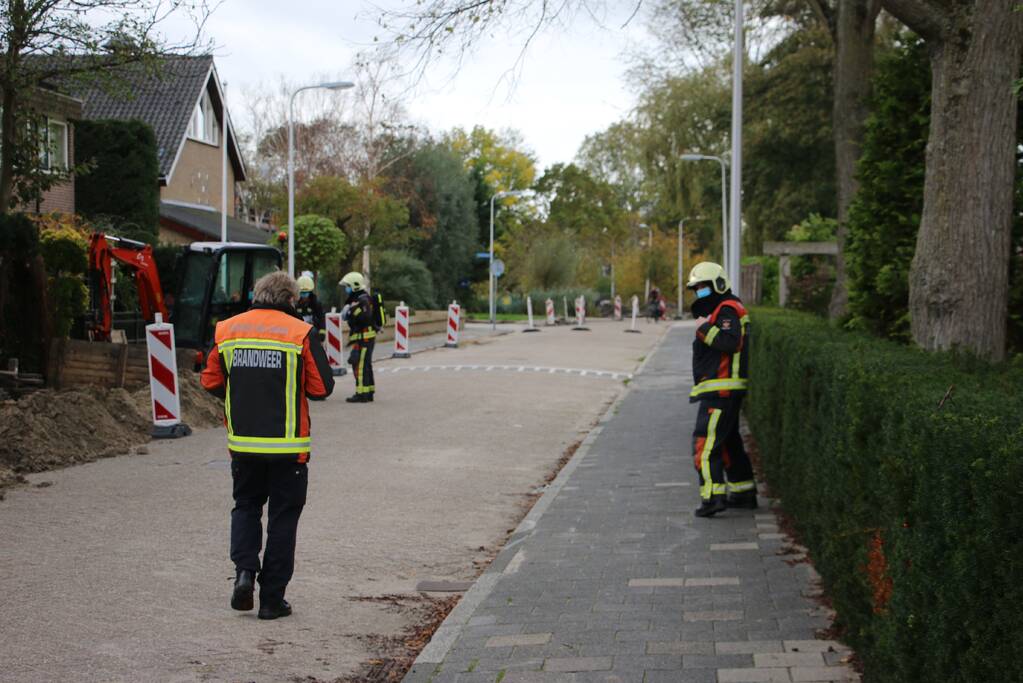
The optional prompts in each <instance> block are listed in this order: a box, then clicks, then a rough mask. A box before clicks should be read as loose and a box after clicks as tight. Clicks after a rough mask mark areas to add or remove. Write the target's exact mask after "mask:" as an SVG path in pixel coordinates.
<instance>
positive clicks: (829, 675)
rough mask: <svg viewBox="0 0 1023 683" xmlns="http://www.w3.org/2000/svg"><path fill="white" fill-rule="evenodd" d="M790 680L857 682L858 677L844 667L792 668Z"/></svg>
mask: <svg viewBox="0 0 1023 683" xmlns="http://www.w3.org/2000/svg"><path fill="white" fill-rule="evenodd" d="M791 673H792V680H793V681H797V682H802V681H858V680H860V677H859V675H858V674H857V673H856V672H855V671H853V670H852V669H850V668H848V667H844V666H814V667H799V666H797V667H793V668H792V670H791Z"/></svg>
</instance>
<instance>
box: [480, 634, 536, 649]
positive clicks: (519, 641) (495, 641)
mask: <svg viewBox="0 0 1023 683" xmlns="http://www.w3.org/2000/svg"><path fill="white" fill-rule="evenodd" d="M550 640H551V634H550V633H521V634H518V635H513V636H493V637H492V638H490V640H488V641H487V645H486V646H487V647H516V646H524V645H545V644H547V643H549V642H550Z"/></svg>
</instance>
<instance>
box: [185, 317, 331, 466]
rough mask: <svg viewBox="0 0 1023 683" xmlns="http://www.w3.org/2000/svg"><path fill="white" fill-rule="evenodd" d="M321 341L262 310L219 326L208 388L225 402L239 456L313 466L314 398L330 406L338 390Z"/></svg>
mask: <svg viewBox="0 0 1023 683" xmlns="http://www.w3.org/2000/svg"><path fill="white" fill-rule="evenodd" d="M315 334H316V333H315V329H314V328H313V326H312V325H309V324H308V323H305V322H303V321H302V320H300V319H299V318H297V317H295V316H294V315H292V314H291V313H290V311H288V310H286V309H277V308H268V307H263V308H259V307H257V308H253V309H252V310H250V311H247V312H245V313H242V314H240V315H236V316H234V317H232V318H228V319H227V320H223V321H221V322H219V323H217V331H216V343H215V345H214V347H213V349H212V350H211V351H210V353H209V354H207V360H206V367H205V369H203V372H202V384H203V387H205V388H206V390H207V391H210V392H211V393H214V394H217V395H219V396H221V397H223V399H224V422H225V424H226V425H227V445H228V449H230V451H231V454H232V455H233V456H246V457H264V458H289V459H291V458H293V459H296V460H297V461H298V462H307V461H308V459H309V451H310V449H311V440H310V434H309V403H308V401H307V398H312V399H314V400H317V399H319V400H322V399H324V398H326V397H327V396H329V395H330V393H331V392H332V391H333V389H334V379H333V376H332V374H331V372H330V366H329V365H328V363H327V358H326V355H325V354H324V351H323V347H322V345H321V344H320V343H319V341H318V340H317V339H316V337H315Z"/></svg>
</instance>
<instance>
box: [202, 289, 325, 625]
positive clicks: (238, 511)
mask: <svg viewBox="0 0 1023 683" xmlns="http://www.w3.org/2000/svg"><path fill="white" fill-rule="evenodd" d="M298 298H299V292H298V285H297V284H296V283H295V281H294V280H293V279H292V278H291V277H290V276H289V275H288V274H287V273H283V272H280V271H278V272H273V273H270V274H269V275H265V276H264V277H262V278H260V279H259V281H257V282H256V285H255V289H254V292H253V305H252V309H250V310H249V311H246V312H245V313H241V314H239V315H236V316H234V317H232V318H228V319H227V320H222V321H220V322H219V323H217V331H216V338H215V339H216V341H215V344H214V346H213V348H212V349H211V350H210V352H209V354H207V360H206V367H205V369H203V371H202V378H201V379H202V385H203V387H204V388H205V389H206V390H207V391H209V392H210V393H212V394H214V395H216V396H219V397H221V398H223V399H224V422H225V424H226V425H227V447H228V450H229V451H230V453H231V476H232V479H233V482H234V487H233V494H234V509H233V510H232V511H231V561H232V562H234V565H235V570H236V575H235V584H234V591H233V593H232V595H231V607H233V608H234V609H236V610H251V609H252V608H253V593H254V583H255V580H256V575H257V574H258V576H259V615H258V616H259V618H260V619H277V618H278V617H286V616H288V615H289V614H291V605H289V604H288V602H287V601H286V600H285V599H284V591H285V589H286V588H287V586H288V582H289V581H290V580H291V576H292V573H293V572H294V568H295V534H296V531H297V529H298V518H299V516H300V515H301V514H302V508H303V507H304V506H305V500H306V489H307V486H308V481H309V479H308V471H307V466H306V463H308V462H309V452H310V450H311V447H312V446H311V441H310V436H309V404H308V401H307V399H312V400H323V399H325V398H327V397H328V396H330V393H331V392H332V391H333V390H334V378H333V377H332V376H331V372H330V366H329V365H328V363H327V357H326V355H325V354H324V351H323V346H322V345H321V344H320V342H319V339H318V338H317V336H316V329H315V328H314V327H313V326H312V325H310V324H308V323H306V322H304V321H303V320H302V318H301V317H300V316H299V315H298V313H297V312H296V310H295V304H296V303H297V302H298ZM268 501H269V508H268V510H269V512H268V515H269V517H268V519H267V529H266V550H265V551H264V552H263V560H262V563H260V558H259V550H260V548H261V547H262V545H263V527H262V517H263V506H264V505H265V504H266V503H267V502H268Z"/></svg>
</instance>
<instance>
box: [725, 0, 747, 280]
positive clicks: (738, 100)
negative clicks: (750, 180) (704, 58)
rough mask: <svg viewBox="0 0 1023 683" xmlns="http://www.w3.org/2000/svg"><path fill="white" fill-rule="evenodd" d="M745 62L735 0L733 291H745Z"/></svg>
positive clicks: (730, 266) (730, 248)
mask: <svg viewBox="0 0 1023 683" xmlns="http://www.w3.org/2000/svg"><path fill="white" fill-rule="evenodd" d="M744 62H745V51H744V49H743V35H742V0H735V45H734V47H733V52H732V210H731V215H732V234H731V239H730V241H729V246H728V259H729V262H728V265H727V266H726V267H727V268H728V273H729V275H731V278H732V291H733V292H735V293H736V294H739V293H740V292H742V268H741V267H740V265H739V264H740V260H739V248H740V247H739V231H740V229H741V227H742V67H743V63H744Z"/></svg>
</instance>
